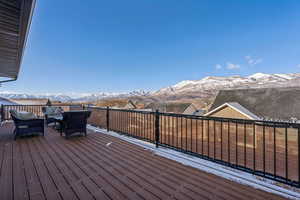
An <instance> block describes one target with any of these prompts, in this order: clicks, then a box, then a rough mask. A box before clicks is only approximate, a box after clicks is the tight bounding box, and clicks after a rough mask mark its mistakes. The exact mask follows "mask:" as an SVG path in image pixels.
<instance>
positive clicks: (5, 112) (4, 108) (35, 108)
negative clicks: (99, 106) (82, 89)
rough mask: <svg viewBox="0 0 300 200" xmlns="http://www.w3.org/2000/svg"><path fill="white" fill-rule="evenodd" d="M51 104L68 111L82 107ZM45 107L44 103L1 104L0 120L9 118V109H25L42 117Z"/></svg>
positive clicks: (81, 107) (79, 105)
mask: <svg viewBox="0 0 300 200" xmlns="http://www.w3.org/2000/svg"><path fill="white" fill-rule="evenodd" d="M53 106H59V107H61V108H62V109H63V110H64V111H70V110H78V109H79V110H80V109H83V106H82V105H81V104H78V105H77V104H76V105H74V104H57V105H55V104H54V105H53ZM43 107H45V105H1V109H0V112H1V113H0V116H1V121H5V120H11V116H10V112H9V111H10V110H17V111H26V112H32V113H34V114H35V115H36V116H38V117H43V116H44V114H43V112H42V108H43Z"/></svg>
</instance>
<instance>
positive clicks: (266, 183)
mask: <svg viewBox="0 0 300 200" xmlns="http://www.w3.org/2000/svg"><path fill="white" fill-rule="evenodd" d="M87 128H88V129H90V130H92V131H94V132H98V133H102V134H107V135H111V136H114V137H117V138H119V139H122V140H125V141H127V142H130V143H132V144H135V145H138V146H141V147H143V148H144V149H147V150H150V151H152V152H153V153H154V154H156V155H159V156H162V157H165V158H168V159H171V160H174V161H177V162H179V163H182V164H183V165H187V166H191V167H194V168H197V169H199V170H202V171H205V172H207V173H210V174H214V175H217V176H220V177H223V178H226V179H228V180H231V181H235V182H238V183H240V184H243V185H247V186H251V187H254V188H256V189H260V190H263V191H266V192H270V193H274V194H277V195H280V196H283V197H285V198H289V199H300V193H299V192H296V191H293V190H292V189H293V188H292V187H290V188H289V189H287V188H282V187H280V186H278V185H275V184H278V183H277V182H275V181H270V180H268V179H263V178H261V177H259V178H258V177H257V176H255V175H252V174H249V173H246V172H243V171H241V170H237V169H233V168H230V167H226V166H224V165H220V164H217V163H214V162H211V161H208V160H204V159H201V158H197V157H194V156H191V155H187V154H184V153H181V152H178V151H175V150H172V149H168V148H165V147H159V148H156V147H155V145H154V144H152V143H149V142H145V141H142V140H138V139H135V138H131V137H128V136H125V135H120V134H118V133H116V132H113V131H109V132H107V131H106V129H100V128H97V127H94V126H91V125H88V126H87Z"/></svg>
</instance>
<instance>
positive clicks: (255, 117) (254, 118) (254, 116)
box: [204, 103, 260, 120]
mask: <svg viewBox="0 0 300 200" xmlns="http://www.w3.org/2000/svg"><path fill="white" fill-rule="evenodd" d="M226 106H228V107H230V108H232V109H234V110H236V111H238V112H239V113H241V114H242V115H244V116H246V117H248V118H249V119H252V120H259V119H260V118H259V117H257V116H256V115H255V114H253V113H252V112H250V111H249V110H248V112H249V113H251V114H252V115H253V116H250V115H248V114H246V113H245V112H243V111H241V110H239V109H238V108H236V107H235V106H233V105H231V104H230V103H224V104H222V105H220V106H219V107H217V108H215V109H213V110H211V111H209V112H208V113H206V114H204V116H209V115H211V114H212V113H214V112H216V111H218V110H220V109H222V108H224V107H226ZM245 109H246V108H245Z"/></svg>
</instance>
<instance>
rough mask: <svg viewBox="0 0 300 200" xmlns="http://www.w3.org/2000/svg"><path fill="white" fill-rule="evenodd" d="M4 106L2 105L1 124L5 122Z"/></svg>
mask: <svg viewBox="0 0 300 200" xmlns="http://www.w3.org/2000/svg"><path fill="white" fill-rule="evenodd" d="M4 118H5V117H4V106H3V104H1V122H3V121H4V120H5V119H4Z"/></svg>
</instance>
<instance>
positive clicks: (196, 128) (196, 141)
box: [195, 119, 198, 153]
mask: <svg viewBox="0 0 300 200" xmlns="http://www.w3.org/2000/svg"><path fill="white" fill-rule="evenodd" d="M195 121H196V153H198V119H196V120H195Z"/></svg>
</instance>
